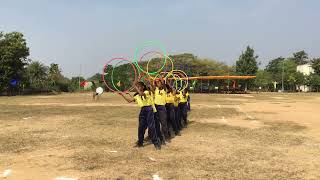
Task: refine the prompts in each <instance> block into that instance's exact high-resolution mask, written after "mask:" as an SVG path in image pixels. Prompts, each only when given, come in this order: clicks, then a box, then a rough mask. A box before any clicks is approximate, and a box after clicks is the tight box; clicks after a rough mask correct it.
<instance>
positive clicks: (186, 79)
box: [172, 70, 189, 91]
mask: <svg viewBox="0 0 320 180" xmlns="http://www.w3.org/2000/svg"><path fill="white" fill-rule="evenodd" d="M172 73H173V74H177V75H178V76H179V77H180V76H182V77H180V78H181V82H182V80H183V81H185V82H186V83H185V85H184V86H182V85H181V87H180V88H179V89H177V90H178V91H183V90H184V89H186V88H187V87H188V85H189V82H188V75H187V74H186V73H185V72H184V71H182V70H173V71H172ZM183 78H184V79H183Z"/></svg>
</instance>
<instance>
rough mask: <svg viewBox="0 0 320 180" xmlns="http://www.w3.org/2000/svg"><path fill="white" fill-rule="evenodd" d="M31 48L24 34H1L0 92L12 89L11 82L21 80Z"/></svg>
mask: <svg viewBox="0 0 320 180" xmlns="http://www.w3.org/2000/svg"><path fill="white" fill-rule="evenodd" d="M28 56H29V48H28V47H27V43H26V40H25V39H24V37H23V34H21V33H19V32H12V33H7V34H5V33H3V32H0V92H1V91H3V90H8V89H9V88H10V84H9V82H10V80H12V79H21V77H22V73H23V67H24V66H25V65H26V64H27V62H28V60H27V57H28Z"/></svg>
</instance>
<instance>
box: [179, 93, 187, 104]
mask: <svg viewBox="0 0 320 180" xmlns="http://www.w3.org/2000/svg"><path fill="white" fill-rule="evenodd" d="M188 96H189V93H186V97H184V96H183V93H182V92H180V94H179V98H180V102H181V103H186V102H187V101H188Z"/></svg>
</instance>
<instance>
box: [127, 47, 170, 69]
mask: <svg viewBox="0 0 320 180" xmlns="http://www.w3.org/2000/svg"><path fill="white" fill-rule="evenodd" d="M148 45H157V46H159V47H160V49H161V50H162V51H163V55H164V64H163V65H162V67H161V68H160V69H159V70H158V71H155V72H147V71H145V70H144V69H143V68H142V67H141V66H140V65H139V63H138V54H139V51H141V49H142V48H144V47H146V46H148ZM166 54H167V52H166V50H165V48H164V46H163V45H162V44H161V43H159V42H157V41H146V42H144V43H142V44H141V45H139V46H138V48H136V51H135V54H134V58H133V63H134V64H135V65H136V66H137V68H138V70H139V71H141V72H144V73H146V74H149V75H151V74H157V73H158V72H160V71H161V70H162V69H163V68H164V66H165V64H166V62H167V58H166V57H167V56H166Z"/></svg>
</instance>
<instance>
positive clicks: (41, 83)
mask: <svg viewBox="0 0 320 180" xmlns="http://www.w3.org/2000/svg"><path fill="white" fill-rule="evenodd" d="M26 70H27V71H26V72H27V76H28V79H29V83H30V86H31V87H32V88H34V89H44V88H47V81H48V67H47V66H45V65H44V64H42V63H41V62H39V61H33V62H31V63H30V64H29V65H28V66H27V69H26Z"/></svg>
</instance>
